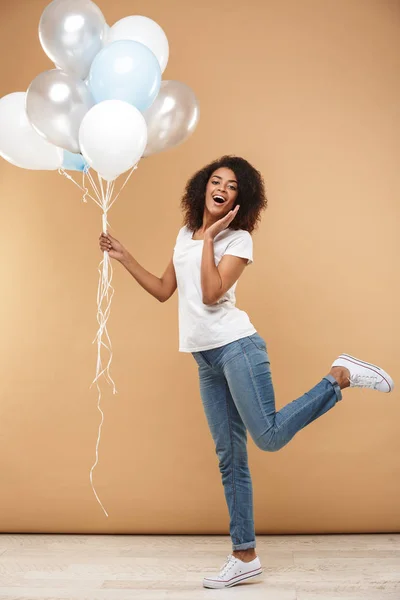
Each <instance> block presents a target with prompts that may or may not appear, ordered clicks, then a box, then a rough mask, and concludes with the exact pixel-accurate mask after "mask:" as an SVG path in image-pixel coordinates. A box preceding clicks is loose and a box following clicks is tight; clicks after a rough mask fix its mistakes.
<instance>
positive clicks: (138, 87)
mask: <svg viewBox="0 0 400 600" xmlns="http://www.w3.org/2000/svg"><path fill="white" fill-rule="evenodd" d="M88 82H89V89H90V90H91V92H92V95H93V98H94V99H95V102H96V103H99V102H102V101H103V100H124V101H125V102H129V104H133V106H135V107H136V108H137V109H138V110H140V111H144V110H146V109H147V108H149V107H150V106H151V105H152V104H153V102H154V100H155V99H156V97H157V95H158V92H159V90H160V86H161V68H160V64H159V62H158V60H157V58H156V56H155V55H154V54H153V52H152V51H151V50H150V49H149V48H148V47H147V46H145V45H144V44H140V43H139V42H134V41H133V40H119V41H117V42H113V43H111V44H109V45H108V46H106V47H105V48H103V49H102V50H100V52H99V53H98V54H97V56H96V57H95V59H94V61H93V62H92V66H91V68H90V73H89V78H88Z"/></svg>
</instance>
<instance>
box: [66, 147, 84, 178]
mask: <svg viewBox="0 0 400 600" xmlns="http://www.w3.org/2000/svg"><path fill="white" fill-rule="evenodd" d="M62 166H63V169H66V170H67V171H80V172H81V173H82V171H84V170H85V168H87V166H88V165H87V164H86V162H85V159H84V158H83V156H82V154H73V152H69V151H68V150H64V159H63V164H62Z"/></svg>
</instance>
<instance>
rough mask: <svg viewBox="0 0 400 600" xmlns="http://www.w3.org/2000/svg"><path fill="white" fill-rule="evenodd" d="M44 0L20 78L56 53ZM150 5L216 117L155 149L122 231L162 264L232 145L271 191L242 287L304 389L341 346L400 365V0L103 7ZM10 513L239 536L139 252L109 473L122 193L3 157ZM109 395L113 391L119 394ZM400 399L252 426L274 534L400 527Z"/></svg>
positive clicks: (29, 518) (23, 25) (272, 345)
mask: <svg viewBox="0 0 400 600" xmlns="http://www.w3.org/2000/svg"><path fill="white" fill-rule="evenodd" d="M46 4H47V2H46V1H45V0H29V1H28V0H26V1H22V0H18V1H11V0H2V2H1V21H0V31H1V35H0V51H1V57H2V58H1V67H2V70H1V75H2V76H1V79H0V95H4V94H7V93H10V92H12V91H20V90H25V89H26V88H27V86H28V85H29V83H30V81H31V80H32V79H33V78H34V77H35V76H36V75H37V74H38V73H40V72H41V71H44V70H47V69H49V68H51V66H52V65H51V63H50V61H49V60H48V59H47V57H46V56H45V55H44V53H43V51H42V49H41V47H40V44H39V40H38V37H37V24H38V22H39V18H40V15H41V13H42V11H43V9H44V8H45V6H46ZM99 5H100V7H101V9H102V10H103V12H104V14H105V16H106V18H107V21H108V23H110V24H112V23H114V22H115V21H116V20H118V19H120V18H122V17H123V16H127V15H129V14H135V13H136V14H145V15H147V16H149V17H151V18H153V19H155V20H156V21H157V22H159V23H160V24H161V25H162V27H163V28H164V29H165V31H166V33H167V35H168V38H169V41H170V47H171V57H170V63H169V66H168V68H167V70H166V72H165V74H164V78H166V79H179V80H182V81H185V82H186V83H188V84H189V85H190V86H191V87H192V88H193V89H194V90H195V91H196V93H197V95H198V97H199V99H200V102H201V110H202V114H201V122H200V125H199V128H198V130H197V131H196V133H195V135H194V136H193V137H192V138H191V139H190V140H189V141H188V142H187V143H186V144H185V145H184V146H181V147H180V148H177V149H175V150H173V151H170V152H168V153H165V154H162V155H159V156H156V157H153V158H151V159H148V160H145V161H143V162H142V163H141V164H140V168H139V169H138V170H137V171H136V173H135V175H134V177H133V178H132V179H131V181H130V183H129V186H128V187H127V188H126V190H125V192H124V194H123V196H121V197H120V199H119V200H118V202H117V203H116V204H115V206H114V208H113V209H112V212H111V215H110V220H111V224H112V227H113V229H112V232H113V233H114V235H116V236H117V237H119V239H121V241H123V242H124V243H125V244H126V245H127V247H128V248H129V249H130V251H131V252H132V253H133V254H134V255H135V256H136V257H137V259H138V260H139V261H140V262H142V264H143V265H144V266H145V267H146V268H148V269H149V270H151V271H152V272H154V273H157V274H161V273H162V272H163V270H164V267H165V265H166V263H167V262H168V260H169V258H170V255H171V253H172V248H173V245H174V241H175V237H176V234H177V231H178V229H179V227H180V213H179V200H180V195H181V192H182V190H183V187H184V184H185V182H186V180H187V178H188V177H189V176H190V175H191V174H192V173H193V172H194V171H195V170H197V169H198V168H200V167H201V166H203V164H204V163H206V162H208V161H209V160H211V159H214V158H216V157H218V156H219V155H221V154H223V153H237V154H239V155H243V156H245V157H246V158H247V159H248V160H250V161H251V162H253V163H254V165H255V166H256V167H258V168H259V169H260V170H261V171H262V172H263V174H264V177H265V181H266V187H267V191H268V197H269V203H270V206H269V209H268V211H267V213H265V216H264V219H263V222H262V225H261V228H260V229H259V231H258V233H257V234H256V235H255V237H254V241H255V263H254V265H253V266H252V267H251V268H249V269H248V270H247V271H246V272H245V274H244V276H243V279H242V281H241V283H240V284H239V287H238V300H239V305H240V306H241V307H242V308H244V309H245V310H247V311H248V312H249V314H250V316H251V319H252V321H253V322H254V324H255V326H256V327H257V329H258V330H259V332H260V334H261V335H263V336H264V337H265V338H266V340H267V343H268V347H269V352H270V356H271V361H272V368H273V373H274V382H275V386H276V394H277V405H278V407H281V406H282V405H284V404H286V403H287V402H289V401H290V400H292V399H294V398H295V397H297V396H298V395H300V394H301V393H303V392H304V391H306V390H307V389H309V388H310V387H311V386H312V385H314V384H315V383H316V382H317V381H318V380H319V379H320V378H321V377H322V376H323V375H325V374H326V372H327V371H328V370H329V367H330V364H331V362H332V361H333V360H334V359H335V357H336V356H337V354H338V353H340V352H343V351H344V352H348V353H352V354H355V355H356V356H360V357H362V358H365V359H366V360H370V361H372V362H376V363H379V364H381V365H383V366H384V367H385V368H386V369H387V370H388V371H389V372H390V373H392V375H393V377H394V379H397V380H400V374H399V362H400V351H399V348H398V341H397V340H398V339H399V333H400V331H399V317H398V312H399V306H400V293H399V292H400V288H399V271H398V260H399V250H400V248H399V235H398V227H399V220H400V219H399V217H400V214H399V199H400V181H399V160H400V127H399V125H400V118H399V110H400V109H399V107H400V5H399V3H398V2H397V0H319V1H318V0H303V1H298V2H297V1H296V0H284V1H282V0H279V1H278V0H268V1H265V0H264V1H261V0H259V1H257V0H248V1H247V2H239V1H238V0H234V1H233V2H232V0H229V1H228V0H219V1H218V2H214V1H212V0H202V1H201V2H197V1H196V2H194V1H192V0H190V1H188V0H185V1H184V0H170V1H168V2H165V1H164V0H159V1H156V0H146V2H144V1H142V0H138V1H136V2H134V3H132V2H131V1H128V0H120V1H119V2H114V1H111V0H101V2H99ZM0 169H1V181H0V194H1V213H0V214H1V249H2V255H3V258H2V260H1V263H0V281H1V299H0V307H1V312H0V330H1V343H0V381H1V388H0V393H1V402H0V411H1V418H0V461H1V480H2V484H1V496H0V530H2V531H15V532H20V531H25V532H33V531H35V532H76V533H79V532H112V533H115V532H129V533H176V534H181V533H219V534H225V533H228V514H227V510H226V506H225V500H224V496H223V490H222V485H221V483H220V474H219V470H218V464H217V458H216V456H215V454H214V447H213V444H212V440H211V436H210V434H209V432H208V429H207V424H206V420H205V417H204V415H203V411H202V406H201V402H200V398H199V392H198V384H197V372H196V366H195V363H194V361H193V359H192V357H191V356H190V355H182V354H179V353H178V351H177V343H178V334H177V297H176V295H175V296H174V297H173V298H172V300H171V301H170V302H168V303H167V304H164V305H162V304H159V303H158V302H157V301H156V300H154V299H152V298H151V297H150V296H148V295H147V294H146V293H145V292H144V291H143V290H141V289H140V288H139V287H138V286H137V285H136V284H135V282H134V281H133V279H131V278H130V277H129V276H128V274H127V273H126V272H125V271H124V270H123V269H122V267H120V265H116V269H115V288H116V296H115V300H114V303H113V308H112V315H111V318H110V328H109V329H110V333H111V337H112V340H113V344H114V351H115V353H114V361H113V366H112V374H113V376H114V378H115V380H116V382H117V387H118V390H119V394H118V395H117V396H115V397H113V396H112V394H111V393H110V390H109V389H106V395H105V399H104V402H103V408H104V411H105V425H104V430H103V437H102V442H101V447H100V464H99V466H98V468H97V470H96V471H95V484H96V488H97V490H98V492H99V494H100V497H101V499H102V500H103V502H104V504H105V506H106V508H107V509H108V511H109V513H110V517H109V519H106V518H105V516H104V515H103V513H102V511H101V509H100V507H99V505H98V504H97V502H96V500H95V498H94V496H93V494H92V491H91V488H90V485H89V470H90V467H91V465H92V463H93V461H94V449H95V441H96V435H97V426H98V422H99V415H98V412H97V410H96V401H97V396H96V392H95V390H93V389H92V390H91V391H89V389H88V388H89V385H90V383H91V381H92V379H93V376H94V372H95V360H96V348H95V346H92V345H91V341H92V339H93V337H94V335H95V332H96V330H97V322H96V291H97V276H98V275H97V265H98V262H99V259H100V258H101V256H100V253H99V251H98V246H97V239H98V235H99V233H100V230H101V219H100V214H99V209H98V208H97V207H96V206H95V205H94V204H88V205H84V204H83V203H82V202H81V195H80V192H79V190H77V188H75V187H74V186H73V185H72V184H71V183H70V182H68V181H66V180H65V179H64V178H62V177H61V176H60V175H58V174H57V173H48V172H29V171H25V170H21V169H17V168H16V167H13V166H11V165H9V164H8V163H6V162H4V161H1V164H0ZM104 389H105V388H104ZM399 421H400V408H399V394H398V392H395V393H394V394H392V395H390V396H383V395H378V394H377V393H376V392H372V391H365V392H363V391H361V390H352V391H349V392H347V393H346V395H345V400H344V402H342V403H341V404H340V405H339V406H338V407H337V408H336V409H335V410H333V411H331V412H330V413H329V414H328V415H326V416H325V417H324V418H322V419H321V420H319V421H318V422H317V423H314V424H312V425H311V426H310V427H309V428H307V429H306V430H305V431H303V432H301V433H300V434H299V435H298V436H297V437H296V438H295V439H294V440H293V441H292V443H291V444H290V445H289V446H287V447H286V448H285V449H283V450H282V451H281V452H279V453H277V454H266V453H262V452H261V451H260V450H258V449H257V448H256V447H255V445H254V444H253V442H252V441H250V443H249V452H250V461H251V468H252V474H253V481H254V494H255V514H256V524H257V532H258V533H260V534H261V533H271V532H273V533H277V532H286V533H287V532H290V533H297V532H366V531H399V530H400V514H399V493H400V467H399V455H400V438H399Z"/></svg>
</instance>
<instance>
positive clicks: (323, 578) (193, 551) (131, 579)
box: [0, 534, 400, 600]
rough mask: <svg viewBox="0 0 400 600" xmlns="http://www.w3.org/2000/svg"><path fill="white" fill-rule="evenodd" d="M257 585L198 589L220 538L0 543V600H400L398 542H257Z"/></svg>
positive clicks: (218, 556)
mask: <svg viewBox="0 0 400 600" xmlns="http://www.w3.org/2000/svg"><path fill="white" fill-rule="evenodd" d="M257 551H258V554H259V556H260V558H261V562H262V564H263V567H264V573H263V574H262V575H261V577H258V578H256V579H254V580H253V581H249V582H246V583H243V584H241V585H238V586H236V587H233V588H230V589H223V590H208V589H204V588H203V587H202V578H203V576H204V575H205V574H209V573H212V572H213V571H216V570H219V568H220V567H221V566H222V564H223V563H224V562H225V558H226V556H227V554H229V552H230V542H229V538H228V537H224V536H218V537H215V536H104V535H99V536H95V535H93V536H84V535H8V534H2V535H0V599H1V600H5V599H7V600H11V599H15V600H16V599H17V598H18V599H24V600H26V599H28V598H29V599H30V598H32V599H33V598H40V599H42V600H48V599H54V600H55V599H59V598H67V599H71V600H75V599H79V600H82V599H85V600H97V599H99V600H100V599H101V600H125V599H126V600H128V599H129V600H142V599H143V600H166V599H168V600H197V599H199V598H207V600H214V599H216V598H218V599H219V600H220V599H221V598H227V597H228V596H229V598H240V599H241V600H253V599H257V600H258V599H260V600H261V599H262V600H316V599H317V598H318V599H321V600H331V599H333V598H335V599H336V600H339V599H340V600H350V599H351V600H356V599H357V600H372V599H374V600H400V535H399V534H383V535H352V536H350V535H334V536H318V535H313V536H259V537H258V539H257Z"/></svg>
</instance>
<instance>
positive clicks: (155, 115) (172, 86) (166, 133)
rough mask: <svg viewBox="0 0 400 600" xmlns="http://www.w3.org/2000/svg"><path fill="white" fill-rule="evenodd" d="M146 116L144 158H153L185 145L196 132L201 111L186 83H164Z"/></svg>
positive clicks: (145, 113)
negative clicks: (146, 136) (158, 153)
mask: <svg viewBox="0 0 400 600" xmlns="http://www.w3.org/2000/svg"><path fill="white" fill-rule="evenodd" d="M143 116H144V118H145V119H146V123H147V133H148V142H147V146H146V150H145V153H144V156H150V155H151V154H156V153H157V152H162V151H163V150H167V149H169V148H173V147H174V146H177V145H178V144H180V143H181V142H184V141H185V140H186V139H187V138H188V137H189V136H190V135H191V134H192V133H193V132H194V130H195V129H196V126H197V123H198V122H199V117H200V108H199V103H198V100H197V98H196V96H195V94H194V92H193V90H191V89H190V87H189V86H187V85H186V84H185V83H182V82H180V81H163V82H162V84H161V89H160V92H159V94H158V96H157V98H156V99H155V100H154V102H153V104H152V105H151V106H150V108H148V109H147V110H146V111H145V112H144V113H143Z"/></svg>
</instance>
